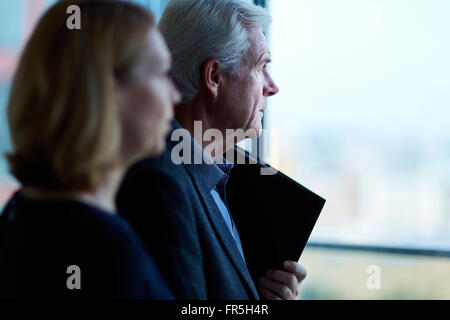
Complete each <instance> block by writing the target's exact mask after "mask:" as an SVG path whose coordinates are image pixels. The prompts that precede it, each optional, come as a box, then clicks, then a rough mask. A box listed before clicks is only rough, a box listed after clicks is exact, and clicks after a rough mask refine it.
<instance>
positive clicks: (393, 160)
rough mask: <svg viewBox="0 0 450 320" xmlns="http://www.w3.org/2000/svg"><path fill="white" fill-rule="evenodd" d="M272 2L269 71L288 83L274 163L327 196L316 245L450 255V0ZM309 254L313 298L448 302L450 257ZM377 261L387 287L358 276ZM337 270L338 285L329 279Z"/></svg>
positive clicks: (278, 111) (271, 114) (272, 110)
mask: <svg viewBox="0 0 450 320" xmlns="http://www.w3.org/2000/svg"><path fill="white" fill-rule="evenodd" d="M268 5H269V8H270V10H271V13H272V16H273V23H272V29H271V31H270V35H269V39H270V45H271V49H272V60H273V63H272V66H271V68H272V69H271V74H272V76H273V78H274V80H275V81H276V82H277V83H278V85H279V87H280V92H279V93H278V95H276V96H274V97H272V98H270V99H269V100H270V107H269V108H268V109H266V111H267V112H266V114H265V125H266V128H268V129H269V130H272V131H276V132H277V134H276V135H275V136H278V137H279V138H278V140H277V141H272V145H271V146H270V149H271V150H272V149H275V150H278V153H274V152H272V153H273V154H270V156H269V157H268V160H269V162H270V163H271V164H273V165H274V166H275V167H276V168H278V169H279V170H280V171H283V172H284V173H286V174H288V175H289V176H291V177H292V178H294V179H295V180H297V181H299V182H300V183H302V184H303V185H305V186H307V187H309V188H311V189H312V190H313V191H315V192H317V193H318V194H320V195H322V196H323V197H324V198H326V199H327V203H326V204H325V207H324V210H323V211H322V214H321V216H320V217H319V220H318V223H317V225H316V227H315V229H314V231H313V234H312V235H311V238H310V242H311V243H312V244H313V245H314V244H318V243H319V244H320V243H322V244H323V243H325V244H332V245H335V246H337V247H339V246H340V248H341V249H342V248H344V247H345V246H348V245H352V246H353V245H357V246H359V247H361V248H364V247H365V246H369V247H373V246H374V247H377V248H383V247H397V248H400V249H405V250H406V251H407V250H408V249H414V250H415V251H414V250H411V251H408V252H410V253H412V254H414V252H418V251H417V250H431V251H430V252H441V253H442V252H444V253H447V254H448V253H449V252H450V108H449V105H450V59H449V58H450V38H449V37H448V34H447V31H446V30H449V29H450V22H449V20H448V19H447V18H446V17H445V13H446V12H448V11H449V9H450V3H449V2H448V1H446V0H430V1H421V0H414V1H404V0H394V1H393V0H364V1H361V0H340V1H334V0H284V1H268ZM349 248H350V247H349ZM387 251H388V250H387ZM406 251H405V252H406ZM358 252H359V253H358ZM430 252H429V253H430ZM444 255H445V254H444ZM447 256H448V255H447ZM301 261H303V262H304V263H305V265H306V266H307V264H308V263H310V264H311V265H312V266H313V268H309V270H310V271H311V270H312V271H311V272H310V273H309V274H310V281H312V282H310V285H311V287H309V289H311V290H310V291H309V293H308V292H306V296H307V297H311V298H314V297H321V298H327V297H330V298H371V297H377V298H380V297H381V298H395V297H397V298H421V299H428V298H433V297H434V298H436V297H438V298H439V297H440V298H447V299H448V298H449V292H450V282H449V281H446V280H445V279H447V278H448V277H447V271H448V270H449V267H450V262H449V259H448V258H442V257H441V258H431V257H427V256H424V255H420V256H419V255H416V254H414V255H395V254H389V253H386V254H382V253H370V252H369V251H367V250H362V251H352V252H348V251H341V250H340V249H338V248H335V249H330V248H328V249H323V248H322V249H320V248H317V246H311V247H309V248H307V250H305V253H304V255H303V257H302V259H301ZM361 261H366V262H367V263H365V264H364V268H362V269H361V268H359V269H357V268H356V269H355V266H356V265H360V264H361ZM371 264H375V265H379V266H380V267H381V270H382V273H383V272H384V274H385V275H386V277H387V278H388V280H386V281H387V282H385V287H384V288H389V290H382V291H380V292H378V293H377V294H375V295H370V294H368V291H367V288H366V286H365V280H364V281H363V282H358V281H359V280H358V279H363V278H360V277H362V276H363V275H365V276H366V277H368V275H367V274H366V266H368V265H371ZM391 267H392V268H393V269H392V268H391ZM389 268H391V269H392V270H391V269H389ZM395 268H396V269H395ZM318 269H320V271H319V270H318ZM419 269H420V270H421V272H419V271H418V270H419ZM355 270H358V271H357V272H356V271H355ZM383 270H384V271H383ZM388 270H391V271H392V272H391V271H388ZM446 270H447V271H446ZM358 272H359V273H358ZM314 274H315V276H312V278H313V279H311V275H314ZM330 274H332V276H331V278H333V279H335V280H333V282H328V283H326V282H327V281H328V280H327V279H329V276H330ZM357 277H358V279H357ZM421 277H423V278H421ZM336 279H342V281H338V280H336ZM395 279H397V280H395ZM402 279H403V280H404V281H403V282H402ZM406 279H407V280H406ZM394 282H396V283H397V284H398V285H397V286H396V285H394ZM408 282H409V283H415V284H416V285H419V288H417V287H416V289H418V290H416V291H414V290H409V289H407V288H410V287H408V286H405V284H407V283H408ZM312 283H314V285H312ZM433 283H434V284H435V286H434V285H433ZM333 286H334V289H333ZM355 286H358V288H360V289H361V288H362V291H361V292H363V293H361V292H360V291H358V290H356V289H355ZM427 286H428V287H427ZM433 286H434V287H433ZM324 288H326V289H324ZM427 288H428V289H429V290H428V289H427ZM321 289H324V290H321ZM427 290H428V291H427ZM306 291H308V290H306ZM331 291H333V292H334V293H333V294H330V295H329V296H327V292H331ZM429 293H432V294H429Z"/></svg>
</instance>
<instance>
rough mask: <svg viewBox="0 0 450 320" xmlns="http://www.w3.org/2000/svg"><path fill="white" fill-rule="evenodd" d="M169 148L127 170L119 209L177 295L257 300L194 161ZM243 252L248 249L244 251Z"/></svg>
mask: <svg viewBox="0 0 450 320" xmlns="http://www.w3.org/2000/svg"><path fill="white" fill-rule="evenodd" d="M175 144H177V142H171V141H169V142H168V148H167V150H166V152H165V153H164V154H163V155H162V156H160V157H158V158H156V159H145V160H142V161H140V162H139V163H137V164H136V165H134V166H133V167H132V168H131V169H130V170H129V171H128V173H127V175H126V177H125V179H124V182H123V184H122V186H121V188H120V190H119V193H118V197H117V206H118V211H119V213H120V214H121V215H123V216H125V217H126V218H127V219H128V220H129V222H130V223H131V225H132V226H133V227H134V228H135V230H136V232H137V233H138V235H139V236H140V238H141V240H142V241H143V243H144V245H145V246H146V248H147V250H148V251H149V253H150V254H151V255H152V257H154V259H155V261H156V263H157V264H158V266H159V268H160V270H161V271H162V273H163V274H164V276H165V278H166V279H167V280H168V282H169V284H170V286H171V288H172V290H173V291H174V292H175V295H176V296H177V297H178V298H179V299H213V300H222V299H243V300H248V299H259V296H258V293H257V291H256V288H255V284H254V282H253V280H252V278H251V276H250V274H249V271H248V268H247V265H246V263H245V262H244V260H243V259H242V257H241V255H240V253H239V251H238V249H237V246H236V244H235V241H234V239H233V238H232V236H231V233H230V232H229V230H228V228H227V225H226V224H225V221H224V220H223V217H222V215H221V213H220V211H219V210H218V208H217V206H216V204H215V202H214V200H213V198H212V196H211V195H210V192H209V190H208V189H207V188H206V186H205V184H204V183H203V181H202V179H200V177H199V175H198V172H197V169H198V168H197V166H196V165H195V164H180V165H176V164H174V163H173V161H172V160H171V150H172V149H173V147H174V145H175ZM244 254H245V252H244Z"/></svg>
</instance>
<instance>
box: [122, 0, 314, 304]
mask: <svg viewBox="0 0 450 320" xmlns="http://www.w3.org/2000/svg"><path fill="white" fill-rule="evenodd" d="M269 23H270V16H269V14H268V13H267V12H266V11H265V10H264V9H262V8H260V7H257V6H255V5H253V4H251V3H250V2H247V1H244V0H173V1H172V2H170V3H169V5H168V6H167V8H166V10H165V12H164V13H163V16H162V18H161V20H160V23H159V28H160V30H161V32H162V34H163V36H164V37H165V39H166V41H167V43H168V46H169V48H170V49H171V52H172V54H173V68H172V77H173V79H174V81H175V83H176V84H177V86H178V88H179V89H180V91H181V93H182V96H183V100H182V104H181V105H180V106H178V107H177V109H176V112H175V113H176V120H177V121H176V122H175V124H174V129H181V128H184V129H185V130H186V131H185V132H187V133H188V135H187V138H188V139H190V140H191V141H190V142H192V143H191V144H190V146H191V147H190V148H189V149H188V150H184V151H183V152H184V154H183V158H184V157H186V156H188V157H187V159H191V160H192V161H194V160H195V159H198V158H199V157H197V156H198V155H201V157H200V158H201V159H205V161H202V162H201V163H186V162H189V161H185V163H182V164H175V163H178V161H174V152H173V151H174V148H176V145H177V143H178V141H169V142H168V149H167V151H166V153H165V154H164V155H163V156H162V157H160V158H157V159H145V160H143V161H141V162H139V163H138V164H136V165H135V166H134V167H133V168H132V169H131V170H130V171H129V173H128V174H127V177H126V178H125V180H124V183H123V186H122V188H121V191H120V192H119V195H118V201H117V204H118V209H119V212H121V213H122V214H123V215H124V216H126V217H127V218H128V219H129V220H130V222H131V224H132V225H133V226H134V227H135V229H136V231H137V232H138V234H139V235H140V237H141V239H142V240H143V242H144V243H145V245H146V246H147V249H148V250H149V251H150V253H151V254H152V256H153V257H154V258H155V260H156V261H157V263H158V264H159V267H160V269H161V270H162V271H163V273H164V275H165V276H166V278H167V279H168V281H169V283H170V284H171V286H172V289H173V290H174V292H175V293H176V295H177V296H178V297H179V298H181V299H259V298H265V299H295V298H296V297H297V294H298V290H299V285H300V283H301V282H302V280H303V279H304V278H305V276H306V271H305V269H304V268H303V267H302V266H301V265H299V264H298V263H297V262H295V261H286V262H285V263H284V264H283V269H282V270H267V273H266V274H265V276H263V277H261V278H260V279H259V281H258V283H254V281H253V280H252V277H251V275H250V273H249V271H248V268H247V265H246V260H245V252H244V250H243V248H242V243H241V240H240V236H239V232H238V230H237V228H236V226H235V224H234V221H233V217H232V215H231V212H230V211H229V209H228V207H227V201H226V197H225V185H226V182H227V178H228V174H229V172H230V170H231V166H230V165H227V164H224V165H223V164H220V163H221V162H222V159H223V158H222V156H223V154H224V153H225V152H226V151H227V150H228V149H230V148H232V147H233V145H234V143H231V144H230V143H226V142H228V141H229V140H230V139H229V134H228V136H227V135H226V133H227V129H233V130H238V129H242V130H243V131H245V132H247V134H246V136H249V137H255V136H257V135H259V134H260V133H261V129H262V124H261V121H262V111H263V110H264V108H265V107H266V105H267V98H268V97H270V96H272V95H274V94H276V93H277V92H278V90H279V89H278V87H277V85H276V84H275V82H274V81H273V80H272V78H271V77H270V75H269V74H268V71H267V69H266V67H267V64H268V63H269V62H270V50H269V49H268V46H267V43H266V40H265V37H264V34H263V30H262V28H263V27H265V26H267V25H268V24H269ZM197 121H199V122H197ZM199 124H200V125H201V129H199V128H200V127H199V126H198V125H199ZM211 129H214V130H215V131H214V132H219V133H221V134H222V136H223V137H225V138H224V139H206V140H207V141H205V139H203V136H204V134H205V133H206V132H208V130H211ZM199 130H200V132H198V131H199ZM178 132H179V131H178ZM196 132H197V133H200V134H196ZM242 138H243V136H241V137H240V138H239V139H242ZM234 139H235V138H234V137H232V140H233V142H237V141H235V140H234ZM210 140H213V141H210ZM186 153H189V154H186ZM191 156H192V157H191ZM211 159H212V160H214V161H216V162H217V163H218V164H216V163H214V162H213V163H212V164H211V162H212V161H208V160H211ZM192 161H191V162H192Z"/></svg>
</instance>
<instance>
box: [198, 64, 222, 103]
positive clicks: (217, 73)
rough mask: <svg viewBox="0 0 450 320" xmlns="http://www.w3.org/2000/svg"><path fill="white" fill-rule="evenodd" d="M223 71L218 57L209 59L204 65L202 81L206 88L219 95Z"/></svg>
mask: <svg viewBox="0 0 450 320" xmlns="http://www.w3.org/2000/svg"><path fill="white" fill-rule="evenodd" d="M222 76H223V71H222V69H221V68H220V66H219V62H218V61H217V59H214V58H211V59H208V60H207V61H206V62H205V64H204V65H203V73H202V80H203V81H202V82H203V85H204V86H205V88H206V90H207V91H208V92H209V93H210V94H211V95H213V96H214V97H217V95H218V93H219V86H220V85H221V83H222Z"/></svg>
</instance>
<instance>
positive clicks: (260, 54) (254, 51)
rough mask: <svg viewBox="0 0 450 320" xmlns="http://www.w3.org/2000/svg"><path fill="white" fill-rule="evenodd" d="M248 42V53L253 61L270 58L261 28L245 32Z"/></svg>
mask: <svg viewBox="0 0 450 320" xmlns="http://www.w3.org/2000/svg"><path fill="white" fill-rule="evenodd" d="M247 32H248V40H249V42H250V49H249V53H250V55H251V56H253V58H254V59H260V58H264V56H267V58H270V49H269V47H268V45H267V41H266V37H265V36H264V34H263V32H262V30H261V28H250V29H248V30H247Z"/></svg>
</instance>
